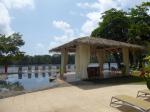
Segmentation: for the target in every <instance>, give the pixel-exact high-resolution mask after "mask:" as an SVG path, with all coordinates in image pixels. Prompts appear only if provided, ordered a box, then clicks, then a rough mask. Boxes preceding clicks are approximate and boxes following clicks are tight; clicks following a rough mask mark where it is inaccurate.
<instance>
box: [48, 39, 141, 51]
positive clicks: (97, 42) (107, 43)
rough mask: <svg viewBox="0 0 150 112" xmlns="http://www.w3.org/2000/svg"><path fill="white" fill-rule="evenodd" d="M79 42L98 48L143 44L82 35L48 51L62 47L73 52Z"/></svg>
mask: <svg viewBox="0 0 150 112" xmlns="http://www.w3.org/2000/svg"><path fill="white" fill-rule="evenodd" d="M79 44H87V45H91V46H97V47H99V48H110V47H118V48H122V47H128V48H135V49H144V47H143V46H139V45H135V44H130V43H125V42H120V41H115V40H109V39H103V38H92V37H82V38H78V39H75V40H72V41H70V42H68V43H66V44H63V45H61V46H58V47H56V48H53V49H51V50H49V51H50V52H52V51H54V52H60V51H61V50H62V49H65V48H66V49H68V51H71V52H74V51H75V48H76V46H78V45H79Z"/></svg>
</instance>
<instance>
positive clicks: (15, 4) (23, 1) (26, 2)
mask: <svg viewBox="0 0 150 112" xmlns="http://www.w3.org/2000/svg"><path fill="white" fill-rule="evenodd" d="M1 2H2V3H3V4H5V6H6V7H7V8H8V9H12V8H15V9H21V8H26V7H30V8H34V0H1Z"/></svg>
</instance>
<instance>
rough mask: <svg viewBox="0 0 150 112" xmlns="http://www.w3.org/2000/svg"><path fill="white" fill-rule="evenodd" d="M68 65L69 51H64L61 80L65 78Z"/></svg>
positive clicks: (62, 54) (62, 53)
mask: <svg viewBox="0 0 150 112" xmlns="http://www.w3.org/2000/svg"><path fill="white" fill-rule="evenodd" d="M67 63H68V51H67V49H63V50H62V52H61V70H60V78H62V79H63V78H64V73H66V65H67Z"/></svg>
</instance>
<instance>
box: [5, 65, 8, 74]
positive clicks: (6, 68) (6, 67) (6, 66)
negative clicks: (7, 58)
mask: <svg viewBox="0 0 150 112" xmlns="http://www.w3.org/2000/svg"><path fill="white" fill-rule="evenodd" d="M7 70H8V65H5V74H7Z"/></svg>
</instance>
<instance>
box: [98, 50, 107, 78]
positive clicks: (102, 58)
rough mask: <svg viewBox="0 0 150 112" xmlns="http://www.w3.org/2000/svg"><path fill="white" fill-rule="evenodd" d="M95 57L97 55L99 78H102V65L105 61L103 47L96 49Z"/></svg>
mask: <svg viewBox="0 0 150 112" xmlns="http://www.w3.org/2000/svg"><path fill="white" fill-rule="evenodd" d="M97 57H98V61H99V65H100V78H104V74H103V65H104V63H105V50H104V49H100V50H98V51H97Z"/></svg>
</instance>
